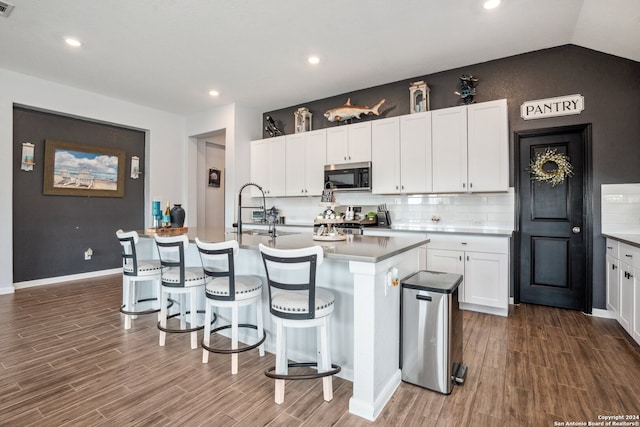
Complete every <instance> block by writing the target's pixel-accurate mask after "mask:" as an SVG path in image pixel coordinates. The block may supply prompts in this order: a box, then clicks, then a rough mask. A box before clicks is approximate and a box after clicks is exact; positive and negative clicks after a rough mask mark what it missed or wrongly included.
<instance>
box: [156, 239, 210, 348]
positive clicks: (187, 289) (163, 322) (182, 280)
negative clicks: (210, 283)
mask: <svg viewBox="0 0 640 427" xmlns="http://www.w3.org/2000/svg"><path fill="white" fill-rule="evenodd" d="M155 240H156V246H157V248H158V254H159V256H160V264H161V265H162V274H161V276H160V277H161V280H160V282H161V284H160V289H161V293H160V302H161V304H160V321H159V322H158V329H159V330H160V339H159V344H160V346H164V344H165V340H166V337H167V332H169V333H191V348H192V349H196V348H197V347H198V330H200V329H203V327H204V326H203V325H198V322H197V314H198V310H197V302H198V298H199V295H201V294H202V293H203V292H204V285H205V277H206V276H205V275H204V273H203V271H202V268H201V267H186V266H185V251H186V250H187V248H188V247H189V238H188V237H187V236H186V235H184V234H183V235H180V236H169V237H163V236H158V235H157V234H156V236H155ZM173 294H177V295H179V296H180V313H176V314H173V315H171V316H168V304H167V303H168V301H169V296H170V295H173ZM187 296H188V297H189V305H190V308H189V311H187V310H186V297H187ZM187 314H188V315H189V322H188V323H189V327H187ZM175 316H180V328H169V327H167V320H168V319H169V318H172V317H175Z"/></svg>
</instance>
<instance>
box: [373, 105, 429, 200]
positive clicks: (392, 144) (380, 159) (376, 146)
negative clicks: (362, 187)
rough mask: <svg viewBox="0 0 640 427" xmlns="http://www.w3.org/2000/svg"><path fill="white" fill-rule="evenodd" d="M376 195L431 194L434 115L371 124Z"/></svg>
mask: <svg viewBox="0 0 640 427" xmlns="http://www.w3.org/2000/svg"><path fill="white" fill-rule="evenodd" d="M371 161H372V175H373V177H372V185H373V187H372V192H373V193H387V194H389V193H429V192H431V189H432V188H431V113H430V112H427V113H418V114H410V115H407V116H401V117H391V118H388V119H381V120H375V121H373V122H372V124H371Z"/></svg>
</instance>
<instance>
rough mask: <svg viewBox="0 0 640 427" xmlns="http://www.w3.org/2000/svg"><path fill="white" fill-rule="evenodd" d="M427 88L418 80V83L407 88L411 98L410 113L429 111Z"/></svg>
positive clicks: (428, 90)
mask: <svg viewBox="0 0 640 427" xmlns="http://www.w3.org/2000/svg"><path fill="white" fill-rule="evenodd" d="M430 91H431V89H429V86H427V84H426V83H425V82H424V81H422V80H420V81H419V82H413V83H411V85H410V86H409V94H410V98H411V109H410V111H409V112H410V113H411V114H413V113H420V112H422V111H429V108H430V107H429V92H430Z"/></svg>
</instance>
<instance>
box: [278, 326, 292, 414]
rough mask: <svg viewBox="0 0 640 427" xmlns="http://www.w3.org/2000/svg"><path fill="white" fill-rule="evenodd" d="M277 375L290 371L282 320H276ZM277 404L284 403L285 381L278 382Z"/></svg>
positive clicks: (285, 333)
mask: <svg viewBox="0 0 640 427" xmlns="http://www.w3.org/2000/svg"><path fill="white" fill-rule="evenodd" d="M276 334H277V338H276V373H277V374H287V373H288V371H289V366H288V363H289V362H288V361H287V330H286V329H285V328H284V323H283V321H282V319H279V318H278V319H276ZM275 402H276V403H277V404H278V405H280V404H281V403H283V402H284V380H276V389H275Z"/></svg>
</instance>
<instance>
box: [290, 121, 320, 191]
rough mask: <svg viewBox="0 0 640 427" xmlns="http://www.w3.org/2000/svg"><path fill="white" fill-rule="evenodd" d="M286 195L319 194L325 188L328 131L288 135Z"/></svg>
mask: <svg viewBox="0 0 640 427" xmlns="http://www.w3.org/2000/svg"><path fill="white" fill-rule="evenodd" d="M285 144H286V156H285V157H286V161H285V169H286V171H285V176H286V186H285V195H286V196H317V195H320V194H322V189H323V188H324V165H325V164H326V152H327V145H326V131H325V130H324V129H321V130H317V131H312V132H305V133H298V134H295V135H287V136H286V143H285Z"/></svg>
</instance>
